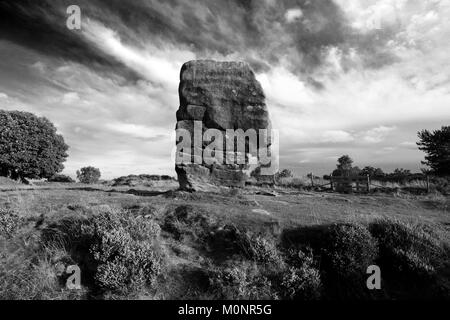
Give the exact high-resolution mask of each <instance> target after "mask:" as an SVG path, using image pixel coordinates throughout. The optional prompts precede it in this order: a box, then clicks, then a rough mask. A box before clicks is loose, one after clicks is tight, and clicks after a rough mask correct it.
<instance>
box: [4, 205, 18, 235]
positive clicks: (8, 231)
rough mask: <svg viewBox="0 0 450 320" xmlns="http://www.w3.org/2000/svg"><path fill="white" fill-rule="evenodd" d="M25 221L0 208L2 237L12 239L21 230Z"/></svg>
mask: <svg viewBox="0 0 450 320" xmlns="http://www.w3.org/2000/svg"><path fill="white" fill-rule="evenodd" d="M22 223H23V219H22V218H21V217H19V215H18V214H17V213H15V212H14V211H12V210H9V209H2V208H0V237H3V238H7V239H9V238H12V237H13V236H14V235H15V234H16V232H17V231H18V230H19V228H20V227H21V225H22Z"/></svg>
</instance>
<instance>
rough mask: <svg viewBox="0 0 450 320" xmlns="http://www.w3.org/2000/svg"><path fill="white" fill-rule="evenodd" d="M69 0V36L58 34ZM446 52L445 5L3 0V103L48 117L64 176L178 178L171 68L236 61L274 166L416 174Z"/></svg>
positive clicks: (441, 87) (446, 94)
mask: <svg viewBox="0 0 450 320" xmlns="http://www.w3.org/2000/svg"><path fill="white" fill-rule="evenodd" d="M75 2H77V3H75ZM71 4H77V5H79V6H80V8H81V12H82V29H81V30H80V31H70V30H68V29H67V28H66V17H67V15H66V13H65V11H66V8H67V7H68V6H69V5H71ZM449 52H450V1H446V0H420V1H419V0H395V1H394V0H366V1H360V0H334V1H333V0H316V1H309V0H283V1H274V0H264V1H261V0H259V1H256V0H254V1H251V0H246V1H243V0H242V1H238V0H228V1H223V0H216V1H211V0H209V1H200V0H198V1H182V0H173V1H144V0H136V1H132V2H126V1H120V0H109V1H103V0H91V1H87V0H78V1H65V0H47V1H31V0H30V1H10V3H7V2H1V3H0V109H6V110H24V111H30V112H33V113H35V114H38V115H41V116H46V117H47V118H48V119H49V120H51V121H52V122H53V123H55V125H56V126H57V127H58V130H59V132H60V133H61V134H62V135H63V136H64V138H65V140H66V143H67V144H68V145H69V146H70V150H69V159H68V161H67V162H66V164H65V166H66V169H65V172H66V173H68V174H70V175H74V173H75V171H76V170H77V169H78V168H80V167H82V166H86V165H93V166H96V167H99V168H100V169H101V171H102V173H103V176H104V177H105V178H112V177H116V176H120V175H127V174H132V173H153V174H170V175H175V172H174V163H173V161H174V160H173V159H172V157H171V153H172V151H173V146H174V129H175V121H176V119H175V112H176V110H177V109H178V104H179V101H178V91H177V88H178V81H179V70H180V68H181V65H182V64H183V63H184V62H186V61H189V60H192V59H202V58H209V59H216V60H242V61H247V62H248V63H249V64H250V65H251V66H252V68H253V69H254V71H255V73H256V74H257V78H258V80H259V81H260V82H261V84H262V86H263V88H264V90H265V93H266V96H267V104H268V108H269V112H270V115H271V117H272V122H273V127H274V128H275V129H278V130H279V131H280V144H281V146H280V160H281V166H282V167H287V168H291V169H293V170H295V171H296V172H297V173H298V174H306V173H308V172H311V171H314V172H317V173H318V174H323V173H329V172H331V171H332V170H333V168H334V166H335V163H336V160H337V158H338V157H339V156H341V155H342V154H349V155H350V156H351V157H352V158H353V159H354V160H355V164H357V165H359V166H360V167H363V166H365V165H372V166H377V167H378V166H379V167H382V168H383V169H384V170H387V171H390V170H393V169H394V168H396V167H404V168H408V169H412V170H413V171H418V170H419V168H420V161H421V160H422V158H423V154H422V153H421V152H420V151H418V150H417V147H416V146H415V142H416V141H417V131H419V130H421V129H436V128H439V127H440V126H442V125H449V122H450V85H449V84H450V55H449Z"/></svg>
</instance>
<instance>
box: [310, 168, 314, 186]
mask: <svg viewBox="0 0 450 320" xmlns="http://www.w3.org/2000/svg"><path fill="white" fill-rule="evenodd" d="M310 175H311V187H313V188H314V176H313V173H312V172H311V173H310Z"/></svg>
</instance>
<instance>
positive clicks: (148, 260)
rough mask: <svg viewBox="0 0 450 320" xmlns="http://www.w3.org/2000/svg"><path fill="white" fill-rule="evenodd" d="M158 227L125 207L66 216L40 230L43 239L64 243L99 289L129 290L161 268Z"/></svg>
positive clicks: (150, 280)
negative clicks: (79, 216)
mask: <svg viewBox="0 0 450 320" xmlns="http://www.w3.org/2000/svg"><path fill="white" fill-rule="evenodd" d="M159 233H160V228H159V226H158V225H157V224H156V223H155V222H154V221H152V220H148V219H145V218H143V217H133V216H132V215H129V214H128V213H127V212H124V211H116V210H109V211H106V212H100V213H99V214H97V215H95V216H93V217H92V218H90V219H65V220H63V221H61V222H59V223H57V224H55V225H53V226H50V227H49V228H47V229H46V230H44V231H43V240H44V243H48V242H51V243H54V242H56V243H60V244H63V245H64V246H65V247H66V248H67V251H68V252H70V253H71V254H72V257H73V258H74V260H75V261H77V262H78V263H79V266H80V268H82V272H83V274H85V275H87V277H89V276H91V278H92V279H90V280H87V281H88V282H89V281H91V282H92V285H94V288H96V289H100V290H101V292H107V291H111V292H117V293H119V294H124V293H130V292H133V291H137V290H139V289H141V288H143V287H144V286H145V285H151V284H153V282H154V280H155V278H156V276H157V275H158V274H159V272H160V270H161V264H162V257H161V255H160V253H159V249H158V248H157V237H158V236H159Z"/></svg>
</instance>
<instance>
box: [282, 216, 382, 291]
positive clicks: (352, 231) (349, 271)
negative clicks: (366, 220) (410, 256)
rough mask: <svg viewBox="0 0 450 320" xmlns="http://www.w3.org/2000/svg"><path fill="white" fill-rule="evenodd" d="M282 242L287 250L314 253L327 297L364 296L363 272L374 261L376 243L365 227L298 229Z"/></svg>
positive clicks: (339, 226)
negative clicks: (308, 248) (308, 249)
mask: <svg viewBox="0 0 450 320" xmlns="http://www.w3.org/2000/svg"><path fill="white" fill-rule="evenodd" d="M284 243H285V246H286V247H287V249H288V250H299V249H300V250H303V249H305V248H306V247H310V248H311V249H312V250H313V253H314V256H315V257H316V260H317V261H318V263H319V265H320V267H319V268H320V274H321V279H322V283H323V289H324V290H323V293H324V295H325V296H326V297H328V298H333V299H335V298H346V297H352V298H361V297H363V296H365V294H367V288H366V278H365V277H366V270H367V267H368V266H370V265H373V264H374V262H375V260H376V258H377V242H376V240H375V239H374V238H373V237H372V236H371V234H370V232H369V231H368V229H367V228H365V227H364V226H362V225H360V224H356V223H347V224H333V225H328V226H327V225H320V226H312V227H301V228H297V229H293V230H288V231H286V232H285V234H284Z"/></svg>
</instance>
